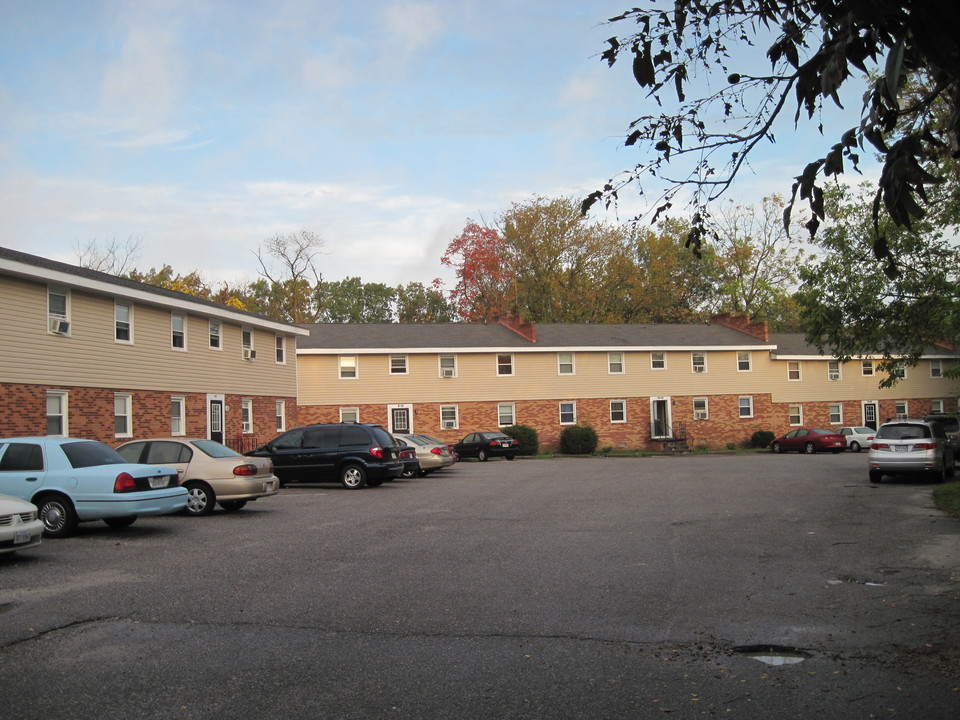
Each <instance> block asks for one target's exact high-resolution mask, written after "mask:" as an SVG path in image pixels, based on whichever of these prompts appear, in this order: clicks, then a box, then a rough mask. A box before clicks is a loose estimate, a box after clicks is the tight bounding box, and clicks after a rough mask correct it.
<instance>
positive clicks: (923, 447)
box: [913, 443, 937, 450]
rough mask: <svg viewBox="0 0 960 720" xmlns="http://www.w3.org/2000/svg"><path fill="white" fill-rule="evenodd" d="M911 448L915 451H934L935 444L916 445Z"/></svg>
mask: <svg viewBox="0 0 960 720" xmlns="http://www.w3.org/2000/svg"><path fill="white" fill-rule="evenodd" d="M913 447H914V448H915V449H917V450H936V449H937V444H936V443H916V444H914V446H913Z"/></svg>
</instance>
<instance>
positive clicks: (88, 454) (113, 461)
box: [60, 440, 127, 468]
mask: <svg viewBox="0 0 960 720" xmlns="http://www.w3.org/2000/svg"><path fill="white" fill-rule="evenodd" d="M60 449H61V450H63V454H64V455H66V456H67V460H68V461H69V463H70V465H71V467H75V468H85V467H97V466H98V465H121V464H123V463H125V462H127V461H126V460H125V459H124V458H123V456H122V455H121V454H120V453H118V452H117V451H116V450H114V449H113V448H112V447H110V446H109V445H104V444H103V443H101V442H96V441H93V440H91V441H85V442H72V443H64V444H63V445H61V446H60Z"/></svg>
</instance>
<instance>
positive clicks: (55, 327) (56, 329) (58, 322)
mask: <svg viewBox="0 0 960 720" xmlns="http://www.w3.org/2000/svg"><path fill="white" fill-rule="evenodd" d="M50 332H52V333H56V334H57V335H66V334H67V333H68V332H70V322H69V321H68V320H64V319H62V318H57V317H52V318H50Z"/></svg>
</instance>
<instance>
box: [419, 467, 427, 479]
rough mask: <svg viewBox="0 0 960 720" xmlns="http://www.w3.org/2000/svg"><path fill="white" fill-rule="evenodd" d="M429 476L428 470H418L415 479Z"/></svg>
mask: <svg viewBox="0 0 960 720" xmlns="http://www.w3.org/2000/svg"><path fill="white" fill-rule="evenodd" d="M429 474H430V471H429V470H424V469H423V468H420V471H419V472H418V473H417V477H426V476H427V475H429Z"/></svg>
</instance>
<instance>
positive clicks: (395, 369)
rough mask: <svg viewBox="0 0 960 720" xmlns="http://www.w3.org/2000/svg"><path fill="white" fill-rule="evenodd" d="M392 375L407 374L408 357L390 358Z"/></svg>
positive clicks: (396, 356) (395, 356)
mask: <svg viewBox="0 0 960 720" xmlns="http://www.w3.org/2000/svg"><path fill="white" fill-rule="evenodd" d="M390 374H391V375H406V374H407V356H406V355H391V356H390Z"/></svg>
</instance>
